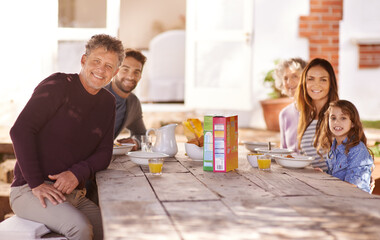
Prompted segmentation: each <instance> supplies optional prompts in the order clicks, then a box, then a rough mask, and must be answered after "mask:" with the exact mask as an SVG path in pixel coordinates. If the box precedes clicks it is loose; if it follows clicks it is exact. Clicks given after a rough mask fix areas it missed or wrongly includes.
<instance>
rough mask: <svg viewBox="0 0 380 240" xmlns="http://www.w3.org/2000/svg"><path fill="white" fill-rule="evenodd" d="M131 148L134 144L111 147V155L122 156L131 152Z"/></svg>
mask: <svg viewBox="0 0 380 240" xmlns="http://www.w3.org/2000/svg"><path fill="white" fill-rule="evenodd" d="M133 146H135V144H134V143H123V144H122V145H121V146H118V145H113V150H112V154H113V155H123V154H126V153H127V152H129V151H131V150H132V148H133Z"/></svg>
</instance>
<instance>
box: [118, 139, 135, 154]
mask: <svg viewBox="0 0 380 240" xmlns="http://www.w3.org/2000/svg"><path fill="white" fill-rule="evenodd" d="M117 142H118V143H134V144H135V146H133V148H132V149H131V151H137V147H138V145H139V144H138V143H137V141H136V140H135V139H133V138H121V139H118V140H117Z"/></svg>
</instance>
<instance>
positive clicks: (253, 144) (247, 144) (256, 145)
mask: <svg viewBox="0 0 380 240" xmlns="http://www.w3.org/2000/svg"><path fill="white" fill-rule="evenodd" d="M242 143H243V144H244V146H245V148H246V149H248V150H249V151H251V152H254V151H255V148H268V143H266V142H251V141H242ZM270 145H271V146H272V148H273V147H275V146H276V144H274V143H272V142H271V144H270Z"/></svg>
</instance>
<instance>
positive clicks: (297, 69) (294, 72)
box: [273, 58, 306, 151]
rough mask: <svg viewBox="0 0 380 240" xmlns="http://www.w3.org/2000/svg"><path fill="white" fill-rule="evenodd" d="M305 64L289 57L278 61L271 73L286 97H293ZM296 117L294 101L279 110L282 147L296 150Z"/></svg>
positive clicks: (301, 60)
mask: <svg viewBox="0 0 380 240" xmlns="http://www.w3.org/2000/svg"><path fill="white" fill-rule="evenodd" d="M305 66H306V62H305V61H304V60H303V59H301V58H290V59H288V60H284V61H282V62H280V63H279V64H278V65H277V67H276V69H275V71H274V74H273V78H274V79H275V84H276V88H278V89H280V90H281V92H282V93H283V94H285V95H287V96H288V97H290V98H293V97H294V93H295V91H296V89H297V86H298V83H299V81H300V76H301V74H302V70H303V69H304V67H305ZM298 118H299V112H298V110H297V109H296V105H295V103H294V102H293V103H291V104H289V105H288V106H286V107H285V108H284V109H282V110H281V112H280V115H279V123H280V144H281V147H282V148H287V149H291V150H294V151H297V149H298V147H297V125H298Z"/></svg>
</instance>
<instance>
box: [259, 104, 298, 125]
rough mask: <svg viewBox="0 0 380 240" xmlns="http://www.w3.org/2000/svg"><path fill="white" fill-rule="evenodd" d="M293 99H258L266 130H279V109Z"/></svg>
mask: <svg viewBox="0 0 380 240" xmlns="http://www.w3.org/2000/svg"><path fill="white" fill-rule="evenodd" d="M293 101H294V99H293V98H276V99H267V100H262V101H260V103H261V107H262V108H263V113H264V120H265V124H266V125H267V130H270V131H280V124H279V121H278V116H279V114H280V111H281V110H282V109H283V108H284V107H286V106H288V105H289V104H291V103H292V102H293Z"/></svg>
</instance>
